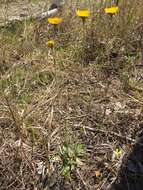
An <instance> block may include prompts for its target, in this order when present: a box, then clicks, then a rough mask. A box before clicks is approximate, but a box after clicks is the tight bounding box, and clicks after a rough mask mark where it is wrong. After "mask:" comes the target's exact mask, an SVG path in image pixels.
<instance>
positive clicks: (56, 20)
mask: <svg viewBox="0 0 143 190" xmlns="http://www.w3.org/2000/svg"><path fill="white" fill-rule="evenodd" d="M62 21H63V19H62V18H60V17H51V18H48V22H49V23H50V24H52V25H58V24H61V23H62Z"/></svg>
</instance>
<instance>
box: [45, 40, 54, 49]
mask: <svg viewBox="0 0 143 190" xmlns="http://www.w3.org/2000/svg"><path fill="white" fill-rule="evenodd" d="M46 44H47V46H48V47H49V48H53V47H54V45H55V41H54V40H48V41H47V43H46Z"/></svg>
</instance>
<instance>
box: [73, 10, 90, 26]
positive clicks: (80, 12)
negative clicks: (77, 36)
mask: <svg viewBox="0 0 143 190" xmlns="http://www.w3.org/2000/svg"><path fill="white" fill-rule="evenodd" d="M76 15H77V16H78V17H80V18H81V19H82V21H83V23H84V22H85V19H86V18H88V17H89V16H90V11H89V10H88V9H77V11H76Z"/></svg>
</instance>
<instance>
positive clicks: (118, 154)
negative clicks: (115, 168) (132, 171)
mask: <svg viewBox="0 0 143 190" xmlns="http://www.w3.org/2000/svg"><path fill="white" fill-rule="evenodd" d="M121 155H122V150H121V149H119V148H116V149H115V150H114V151H113V157H114V158H117V159H119V158H120V157H121Z"/></svg>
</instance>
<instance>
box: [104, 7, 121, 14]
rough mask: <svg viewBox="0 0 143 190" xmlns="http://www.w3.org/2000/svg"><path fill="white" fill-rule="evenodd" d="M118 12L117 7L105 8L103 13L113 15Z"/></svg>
mask: <svg viewBox="0 0 143 190" xmlns="http://www.w3.org/2000/svg"><path fill="white" fill-rule="evenodd" d="M118 11H119V7H109V8H105V13H106V14H115V13H117V12H118Z"/></svg>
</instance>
